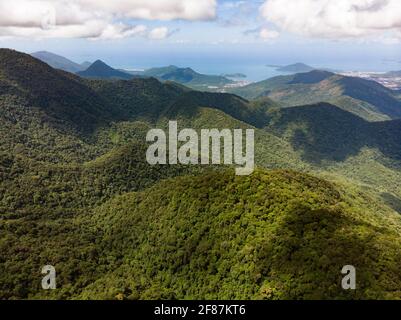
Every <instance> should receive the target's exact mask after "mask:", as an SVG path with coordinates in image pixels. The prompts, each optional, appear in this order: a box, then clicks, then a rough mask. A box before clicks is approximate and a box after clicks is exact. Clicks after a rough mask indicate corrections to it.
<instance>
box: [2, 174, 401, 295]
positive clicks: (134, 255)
mask: <svg viewBox="0 0 401 320" xmlns="http://www.w3.org/2000/svg"><path fill="white" fill-rule="evenodd" d="M28 227H29V228H32V230H36V231H35V236H34V235H33V234H32V233H30V232H28V233H27V234H25V235H24V236H22V237H18V235H19V234H22V233H24V231H25V232H26V230H27V229H26V228H28ZM4 231H5V233H4ZM46 232H47V234H49V232H50V237H47V238H45V239H46V240H45V241H44V242H42V243H40V242H39V241H38V240H37V239H38V238H40V237H44V234H45V233H46ZM62 234H66V235H67V237H66V238H62ZM5 235H6V236H5ZM11 243H12V244H13V245H12V246H11V247H10V244H11ZM32 243H34V244H35V245H32ZM1 244H2V251H1V254H2V256H3V257H4V256H7V257H12V258H11V259H12V260H11V261H9V263H7V265H6V270H7V272H6V273H2V275H1V276H2V281H1V282H0V283H2V284H3V286H2V290H0V295H1V296H2V297H9V298H11V297H15V296H21V294H27V297H31V298H49V297H50V298H71V297H75V298H84V299H87V298H90V299H116V298H119V299H122V298H125V299H374V298H383V299H393V298H400V295H401V293H400V291H399V288H400V284H401V283H400V281H401V273H400V271H399V268H398V266H399V263H400V262H401V260H400V259H401V256H400V254H399V249H398V248H399V246H400V244H401V238H400V217H399V216H397V215H396V214H394V213H392V212H391V211H390V210H389V209H386V208H385V207H383V206H382V205H380V204H379V203H377V202H376V201H375V200H374V198H372V197H370V196H369V195H367V194H364V193H361V192H360V191H358V190H352V189H349V188H348V187H344V186H342V185H337V184H333V183H329V182H326V181H324V180H320V179H317V178H314V177H311V176H308V175H303V174H298V173H295V172H292V171H273V172H266V171H257V172H256V173H254V174H253V175H252V176H249V177H242V178H239V177H235V175H234V174H233V172H232V171H227V172H221V173H209V174H205V175H202V176H199V177H192V176H189V177H183V178H178V179H174V180H167V181H164V182H161V183H160V184H157V185H155V186H154V187H152V188H150V189H147V190H144V191H142V192H139V193H133V194H125V195H122V196H119V197H116V198H115V199H113V200H111V201H109V202H106V203H105V204H103V205H101V206H99V207H98V208H95V209H94V210H93V212H92V213H88V212H86V213H83V214H81V215H80V216H78V217H76V218H75V219H74V218H67V217H65V216H63V217H60V218H59V219H54V218H53V219H52V220H35V221H29V220H27V219H25V220H24V221H14V222H12V223H11V222H10V223H9V224H7V225H6V226H5V225H3V232H2V242H1ZM52 244H53V245H52ZM54 244H57V245H54ZM72 244H73V246H74V248H75V250H71V249H70V248H69V247H68V246H69V245H70V246H71V245H72ZM23 248H26V249H23ZM29 248H32V249H33V248H34V249H35V250H41V251H40V252H41V254H40V256H39V257H38V258H37V259H33V256H34V255H33V254H32V253H33V252H32V249H29ZM12 252H13V253H14V254H12ZM26 259H27V260H26ZM45 259H47V260H45ZM48 259H50V260H51V261H55V262H57V265H58V266H59V268H61V270H60V277H59V285H60V287H61V289H60V290H56V291H53V292H51V293H48V292H44V291H39V293H37V290H35V289H36V287H35V286H36V284H35V283H34V282H32V280H31V279H30V277H31V276H30V275H29V274H28V273H29V268H28V267H27V266H29V267H30V268H32V269H34V270H36V269H39V268H40V266H41V264H42V263H44V261H49V260H48ZM11 262H12V263H11ZM346 264H352V265H355V266H358V279H359V280H358V283H359V288H358V290H357V291H356V292H347V291H344V290H342V289H341V287H340V283H341V278H342V275H341V269H342V267H343V266H344V265H346ZM21 266H22V267H23V270H24V272H23V273H22V274H21V273H19V274H17V275H16V274H15V273H13V272H12V270H21ZM27 278H28V279H27ZM12 283H25V284H26V286H24V287H22V286H21V287H19V290H18V289H14V290H13V291H12V292H9V291H7V288H11V287H12ZM10 294H11V295H10ZM47 294H49V295H47Z"/></svg>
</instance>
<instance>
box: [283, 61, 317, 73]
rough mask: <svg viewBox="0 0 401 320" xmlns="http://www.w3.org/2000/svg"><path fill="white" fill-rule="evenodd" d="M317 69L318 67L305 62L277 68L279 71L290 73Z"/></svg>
mask: <svg viewBox="0 0 401 320" xmlns="http://www.w3.org/2000/svg"><path fill="white" fill-rule="evenodd" d="M315 69H316V68H313V67H311V66H308V65H306V64H304V63H295V64H291V65H288V66H284V67H280V68H277V71H281V72H289V73H302V72H309V71H312V70H315Z"/></svg>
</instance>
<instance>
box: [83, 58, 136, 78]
mask: <svg viewBox="0 0 401 320" xmlns="http://www.w3.org/2000/svg"><path fill="white" fill-rule="evenodd" d="M77 74H78V75H80V76H81V77H84V78H91V79H120V80H129V79H133V78H134V77H135V76H134V75H131V74H128V73H126V72H123V71H119V70H116V69H113V68H112V67H110V66H109V65H107V64H106V63H104V62H103V61H101V60H97V61H95V62H94V63H92V64H91V65H90V66H89V68H88V69H86V70H85V71H80V72H77Z"/></svg>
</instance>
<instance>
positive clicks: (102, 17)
mask: <svg viewBox="0 0 401 320" xmlns="http://www.w3.org/2000/svg"><path fill="white" fill-rule="evenodd" d="M216 6H217V3H216V0H151V1H150V0H69V1H67V0H12V1H9V0H0V36H3V37H4V36H11V37H30V38H31V37H37V38H88V39H93V40H96V39H121V38H127V37H133V36H145V37H148V38H151V39H164V38H165V37H168V36H169V35H170V34H171V32H169V30H168V28H167V27H158V28H155V29H151V30H149V29H148V28H147V27H146V26H144V25H143V24H140V25H132V24H130V23H127V22H126V21H127V20H130V19H139V20H163V21H168V20H176V19H181V20H189V21H195V20H211V19H214V18H215V17H216Z"/></svg>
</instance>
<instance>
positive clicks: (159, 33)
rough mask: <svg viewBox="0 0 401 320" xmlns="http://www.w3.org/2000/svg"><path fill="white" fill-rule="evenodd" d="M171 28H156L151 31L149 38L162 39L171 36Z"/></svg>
mask: <svg viewBox="0 0 401 320" xmlns="http://www.w3.org/2000/svg"><path fill="white" fill-rule="evenodd" d="M169 33H170V32H169V29H168V28H166V27H160V28H155V29H153V30H152V31H150V32H149V35H148V37H149V39H153V40H162V39H166V38H167V37H168V36H169Z"/></svg>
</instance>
